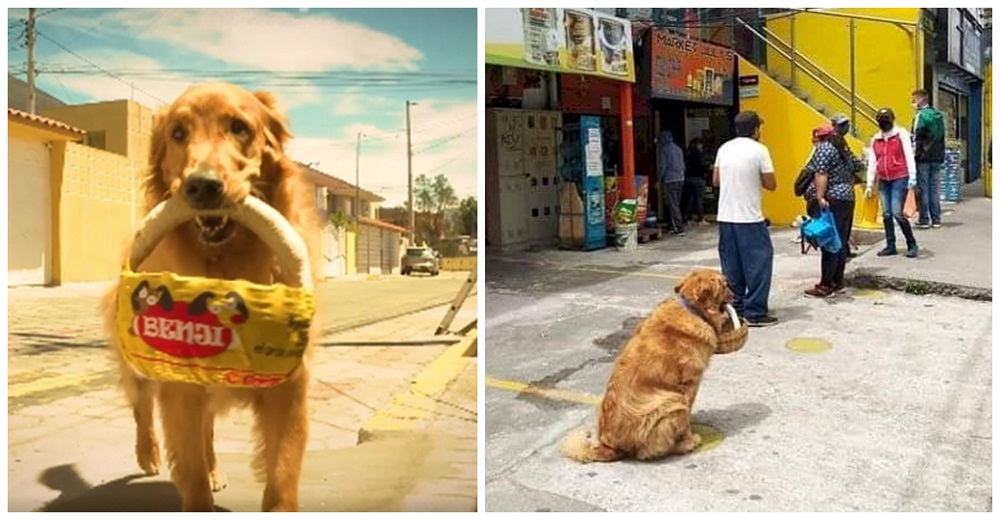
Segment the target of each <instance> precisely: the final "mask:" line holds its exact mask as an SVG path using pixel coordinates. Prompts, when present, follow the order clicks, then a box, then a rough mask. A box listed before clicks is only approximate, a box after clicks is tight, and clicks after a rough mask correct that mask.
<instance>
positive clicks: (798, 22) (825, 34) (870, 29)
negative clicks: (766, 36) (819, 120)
mask: <svg viewBox="0 0 1000 520" xmlns="http://www.w3.org/2000/svg"><path fill="white" fill-rule="evenodd" d="M831 11H837V12H840V13H848V14H857V15H865V16H876V17H882V18H891V19H894V20H903V21H908V22H918V21H919V19H920V11H921V10H920V9H919V8H872V9H860V8H859V9H831ZM792 18H794V20H795V22H794V24H795V42H794V44H795V47H796V49H797V50H798V51H799V53H800V54H801V55H803V56H805V57H808V58H809V59H810V60H812V61H813V62H814V63H815V64H816V65H818V66H819V67H821V68H823V69H824V70H825V71H826V72H828V73H830V74H831V75H832V76H833V77H835V78H837V79H838V80H839V81H840V82H841V83H842V84H843V85H844V86H846V87H848V88H850V85H851V68H850V32H849V28H848V26H849V23H850V20H848V19H847V18H842V17H834V16H829V15H822V14H809V13H806V14H798V15H795V16H794V17H786V18H780V19H776V20H772V21H769V22H767V27H768V29H770V30H771V31H773V32H774V33H776V34H777V35H778V36H779V37H780V38H781V39H782V40H784V41H785V42H787V43H789V44H791V43H792V42H791V36H790V29H791V24H792V22H791V20H792ZM855 24H856V25H855V26H856V31H855V82H856V83H855V85H856V89H857V93H858V95H860V96H861V97H863V98H864V99H866V100H867V101H868V102H870V103H872V104H873V105H874V106H875V107H876V108H881V107H883V106H887V107H890V108H892V110H893V112H895V113H896V120H897V121H901V122H903V123H904V124H903V126H907V124H908V122H909V121H911V120H912V119H913V108H912V107H911V106H910V94H911V93H912V92H913V90H915V89H917V88H921V87H922V86H923V79H922V77H923V65H922V63H923V32H922V31H919V32H918V33H917V35H918V36H917V42H916V43H917V45H916V47H914V41H913V36H912V34H913V32H914V28H913V27H912V26H903V27H906V29H904V28H903V27H900V26H897V25H894V24H890V23H885V22H874V21H867V20H855ZM767 64H768V69H769V70H773V71H777V72H779V73H780V74H781V77H782V78H783V79H790V62H789V60H788V59H786V58H785V57H783V56H781V55H780V54H778V53H777V52H776V51H775V50H774V49H773V48H770V47H769V48H768V52H767ZM796 86H797V87H798V88H800V89H802V90H804V91H805V92H807V93H809V94H810V98H811V101H812V102H813V103H814V104H817V103H818V104H824V105H826V107H827V114H830V115H832V114H834V113H836V112H843V113H844V114H847V115H848V116H850V105H849V104H847V103H844V102H843V101H841V100H840V99H838V98H837V97H836V96H834V95H833V94H832V93H830V91H828V90H827V89H826V88H824V87H822V86H820V85H818V84H817V83H816V82H815V81H814V80H813V79H812V78H810V77H809V76H807V75H806V74H804V73H803V72H801V71H799V72H798V73H797V74H796ZM857 125H858V129H859V130H860V131H861V135H863V136H870V135H873V134H874V133H875V131H876V127H875V125H874V123H871V122H870V121H868V120H867V119H863V118H861V117H860V116H859V117H858V118H857Z"/></svg>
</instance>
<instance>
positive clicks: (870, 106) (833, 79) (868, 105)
mask: <svg viewBox="0 0 1000 520" xmlns="http://www.w3.org/2000/svg"><path fill="white" fill-rule="evenodd" d="M810 12H811V11H810ZM740 21H741V22H742V23H743V25H744V27H746V22H743V21H742V20H740ZM764 34H765V35H766V36H767V38H773V39H774V40H775V41H776V42H778V43H780V44H781V45H784V46H785V48H787V49H788V50H789V51H790V52H791V53H792V56H793V57H794V58H795V59H793V60H792V61H793V62H794V63H795V64H799V63H803V62H804V63H806V64H807V65H809V66H810V67H813V68H814V69H816V71H817V72H818V73H819V74H822V75H823V76H824V77H826V78H828V79H829V80H830V81H831V82H833V84H834V85H836V86H837V87H840V89H841V90H842V91H844V92H848V93H850V92H851V89H850V87H848V86H847V85H844V84H843V83H842V82H841V81H840V80H838V79H837V77H836V76H834V75H833V74H830V73H829V72H827V71H826V70H824V69H823V67H820V66H819V65H817V64H816V62H814V61H812V60H811V59H810V58H809V57H808V56H806V55H805V54H802V53H801V52H799V51H797V50H796V49H795V47H793V46H792V45H791V44H789V43H788V42H786V41H785V40H782V39H781V37H780V36H778V35H777V34H775V33H774V31H772V30H770V29H768V28H767V27H764ZM792 86H794V84H793V85H792ZM854 99H855V100H856V101H857V102H858V103H860V104H862V105H864V108H865V109H867V110H870V111H871V112H872V113H873V114H874V113H875V112H878V107H876V106H875V105H873V104H872V103H871V102H870V101H868V100H867V99H865V98H863V97H861V95H860V94H858V93H855V94H854Z"/></svg>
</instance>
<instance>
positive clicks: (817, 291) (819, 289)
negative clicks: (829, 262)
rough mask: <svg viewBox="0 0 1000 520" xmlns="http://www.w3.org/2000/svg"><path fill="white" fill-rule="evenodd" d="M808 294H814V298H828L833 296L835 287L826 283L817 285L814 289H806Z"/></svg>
mask: <svg viewBox="0 0 1000 520" xmlns="http://www.w3.org/2000/svg"><path fill="white" fill-rule="evenodd" d="M806 296H812V297H813V298H828V297H830V296H833V289H831V288H829V287H827V286H825V285H817V286H815V287H813V288H812V289H806Z"/></svg>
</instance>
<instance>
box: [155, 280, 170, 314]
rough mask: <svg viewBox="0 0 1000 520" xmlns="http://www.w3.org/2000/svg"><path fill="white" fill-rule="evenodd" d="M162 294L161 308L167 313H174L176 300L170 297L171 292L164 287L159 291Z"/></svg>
mask: <svg viewBox="0 0 1000 520" xmlns="http://www.w3.org/2000/svg"><path fill="white" fill-rule="evenodd" d="M157 291H159V293H160V302H159V303H160V307H163V310H165V311H167V312H173V310H174V298H173V297H172V296H170V291H169V290H167V288H166V287H165V286H163V285H161V286H160V288H159V289H157Z"/></svg>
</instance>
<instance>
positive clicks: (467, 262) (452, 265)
mask: <svg viewBox="0 0 1000 520" xmlns="http://www.w3.org/2000/svg"><path fill="white" fill-rule="evenodd" d="M475 268H476V257H474V256H455V257H448V258H442V259H441V270H442V271H472V270H474V269H475Z"/></svg>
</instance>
